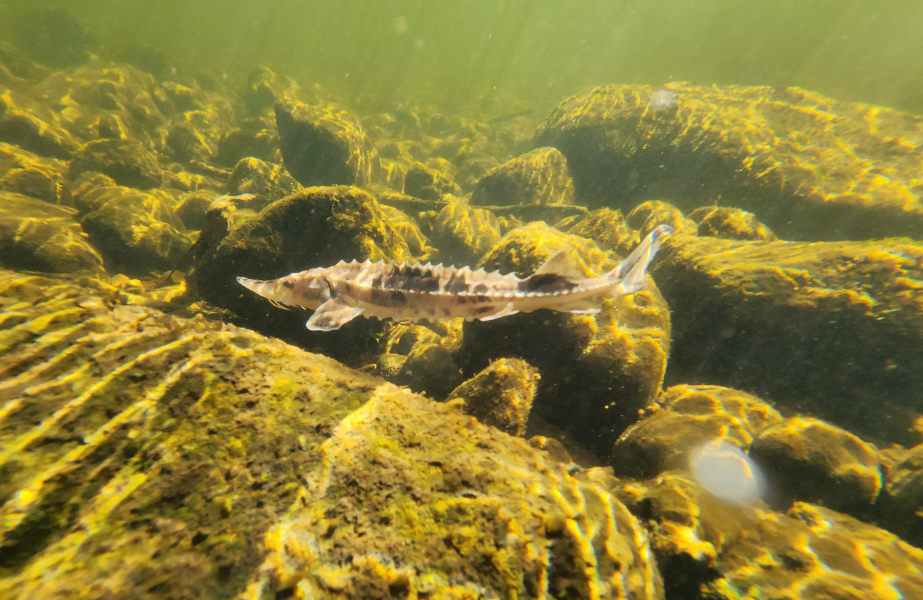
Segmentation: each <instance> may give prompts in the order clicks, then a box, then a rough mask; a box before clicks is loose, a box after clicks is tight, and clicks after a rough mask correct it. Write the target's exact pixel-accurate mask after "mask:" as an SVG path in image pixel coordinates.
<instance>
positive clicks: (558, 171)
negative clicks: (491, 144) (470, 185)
mask: <svg viewBox="0 0 923 600" xmlns="http://www.w3.org/2000/svg"><path fill="white" fill-rule="evenodd" d="M573 203H574V184H573V181H572V180H571V177H570V173H569V172H568V170H567V161H566V160H565V159H564V155H563V154H561V153H560V152H559V151H558V150H557V149H555V148H536V149H535V150H532V151H531V152H528V153H526V154H523V155H522V156H517V157H516V158H514V159H512V160H510V161H509V162H507V163H506V164H503V165H500V166H499V167H496V168H494V169H491V170H490V171H489V172H488V173H487V174H486V175H484V177H482V178H481V180H480V181H478V183H477V185H476V186H475V188H474V192H472V194H471V204H473V205H475V206H505V205H510V204H540V205H553V204H573Z"/></svg>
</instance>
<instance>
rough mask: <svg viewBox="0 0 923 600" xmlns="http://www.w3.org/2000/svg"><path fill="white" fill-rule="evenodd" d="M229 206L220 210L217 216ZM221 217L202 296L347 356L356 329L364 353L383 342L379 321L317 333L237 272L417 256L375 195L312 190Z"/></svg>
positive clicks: (352, 353)
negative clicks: (247, 213)
mask: <svg viewBox="0 0 923 600" xmlns="http://www.w3.org/2000/svg"><path fill="white" fill-rule="evenodd" d="M224 212H227V211H226V210H225V209H221V211H220V212H216V217H218V216H220V215H221V214H223V213H224ZM216 222H217V225H216V226H215V227H214V228H212V227H211V226H208V225H207V227H208V229H209V232H210V233H209V235H210V239H211V240H212V241H211V242H210V244H209V247H208V249H207V250H205V251H204V252H202V253H200V254H199V255H198V256H197V260H196V269H195V279H196V282H197V287H198V290H199V292H200V293H201V294H202V297H203V298H205V299H206V300H208V301H209V302H211V303H212V304H214V305H216V306H221V307H223V308H228V309H231V310H233V311H234V312H236V313H237V314H238V315H240V316H241V317H243V318H245V319H246V322H247V323H248V324H249V325H250V326H252V327H259V328H261V330H263V331H267V332H271V333H273V334H274V335H279V336H281V337H283V338H284V339H287V340H292V341H298V343H308V340H311V344H312V346H311V347H317V346H318V345H324V347H325V348H327V350H328V351H330V352H334V353H335V356H336V357H337V358H339V359H341V360H347V359H349V360H352V361H355V360H357V359H358V358H359V356H358V355H359V354H360V350H359V349H358V348H357V347H354V345H353V342H352V341H350V342H347V341H344V340H346V339H351V338H349V336H351V335H358V336H359V337H360V338H361V342H358V341H357V342H355V343H357V344H360V346H361V347H362V351H366V350H368V351H371V349H372V346H373V345H374V343H375V342H374V339H373V336H372V335H371V333H370V331H369V327H377V326H378V325H377V324H378V323H379V322H378V321H375V322H374V323H372V322H371V321H370V320H368V319H357V320H356V321H355V322H353V323H350V324H348V325H347V326H345V327H343V328H342V329H341V330H340V331H339V332H335V333H323V334H312V333H310V332H307V331H306V330H305V322H306V321H307V319H308V317H309V315H308V314H306V313H304V312H303V311H302V310H300V309H296V310H293V311H284V310H279V309H277V308H275V307H273V306H272V305H271V304H269V303H268V302H266V301H265V300H264V299H262V298H260V297H258V296H256V295H255V294H253V293H251V292H248V291H247V290H246V289H244V288H243V287H241V286H240V285H239V284H238V283H237V281H236V278H237V277H239V276H243V277H250V278H253V279H273V278H276V277H281V276H284V275H288V274H289V273H295V272H298V271H304V270H306V269H310V268H313V267H329V266H332V265H334V264H336V263H337V262H339V261H341V260H345V261H347V262H348V261H350V260H359V261H363V260H372V261H378V260H390V261H394V262H404V261H413V260H414V259H415V258H416V257H414V256H413V254H412V253H411V251H410V247H409V246H408V244H407V242H406V240H405V239H404V238H403V237H402V236H401V234H400V232H399V231H398V230H397V229H396V228H395V226H394V225H392V224H391V223H390V221H389V220H388V218H387V215H386V214H385V212H384V211H383V210H382V208H381V206H379V204H378V203H377V202H376V201H375V199H374V198H372V197H371V196H370V195H369V194H368V193H366V192H364V191H362V190H359V189H358V188H354V187H348V186H340V187H314V188H306V189H303V190H300V191H298V192H297V193H295V194H293V195H291V196H288V197H287V198H284V199H282V200H278V201H276V202H274V203H273V204H271V205H270V206H267V207H266V208H265V209H263V211H262V212H261V213H260V214H259V215H258V216H257V215H253V217H252V218H249V217H248V218H247V219H245V220H233V222H232V223H231V226H230V227H229V226H228V223H227V222H226V221H225V222H224V230H223V231H222V230H221V227H220V225H221V222H220V219H216ZM204 233H205V231H204V230H203V234H204ZM344 336H345V337H344ZM452 387H454V386H452ZM449 389H451V387H449Z"/></svg>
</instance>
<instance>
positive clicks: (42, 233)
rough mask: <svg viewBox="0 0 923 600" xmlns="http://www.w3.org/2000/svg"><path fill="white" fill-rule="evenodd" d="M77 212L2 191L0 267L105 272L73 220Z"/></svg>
mask: <svg viewBox="0 0 923 600" xmlns="http://www.w3.org/2000/svg"><path fill="white" fill-rule="evenodd" d="M76 212H77V211H75V210H74V209H72V208H65V207H62V206H55V205H52V204H49V203H47V202H43V201H41V200H36V199H34V198H29V197H26V196H22V195H20V194H15V193H12V192H2V191H0V264H2V265H3V266H4V267H6V268H8V269H21V270H26V271H41V272H45V273H73V272H76V271H88V272H90V273H95V272H100V271H102V264H103V259H102V257H101V256H100V255H99V252H97V251H96V249H95V248H93V246H92V245H91V244H90V243H89V241H87V239H86V234H84V233H83V231H81V229H80V226H79V225H78V224H77V222H76V221H75V220H74V216H75V215H76Z"/></svg>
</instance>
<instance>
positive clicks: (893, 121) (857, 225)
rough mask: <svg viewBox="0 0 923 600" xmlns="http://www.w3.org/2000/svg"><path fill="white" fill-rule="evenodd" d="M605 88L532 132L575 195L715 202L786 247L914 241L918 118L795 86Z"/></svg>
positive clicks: (612, 202) (579, 98) (922, 211)
mask: <svg viewBox="0 0 923 600" xmlns="http://www.w3.org/2000/svg"><path fill="white" fill-rule="evenodd" d="M656 91H657V88H654V87H650V86H643V85H606V86H601V87H596V88H593V89H590V90H587V91H584V92H582V93H580V94H577V95H575V96H572V97H570V98H567V99H565V100H564V101H563V102H561V104H560V105H558V107H557V108H556V109H555V110H554V111H553V112H552V113H551V115H550V116H549V117H548V119H547V120H546V121H545V123H544V124H543V125H542V126H541V127H540V128H539V129H538V131H537V132H536V135H535V143H536V145H541V146H554V147H555V148H557V149H558V150H560V151H561V153H562V154H563V155H564V156H565V157H566V158H567V164H568V167H569V169H570V172H571V175H572V176H573V178H574V187H575V191H576V194H577V197H578V198H581V200H584V201H586V202H588V203H589V204H590V206H592V207H599V206H609V207H610V208H621V209H623V210H628V209H629V208H631V207H632V206H634V205H635V204H637V203H638V202H640V201H643V200H648V199H652V198H665V199H668V200H670V201H671V202H674V203H676V204H677V205H678V206H679V207H680V208H682V209H683V210H692V209H695V208H697V207H699V206H705V205H708V204H711V203H713V201H714V199H716V198H719V197H720V198H721V201H722V204H727V205H730V206H735V207H738V208H741V209H743V210H747V211H750V212H752V213H753V214H754V215H756V218H757V219H758V220H759V221H760V222H762V223H765V224H766V225H767V226H769V227H770V228H772V230H773V231H775V232H776V233H777V234H779V235H780V236H782V237H784V238H786V239H794V240H837V239H840V240H842V239H869V238H878V237H886V236H901V235H907V236H911V237H921V236H923V204H921V201H920V190H919V187H918V184H919V181H918V180H917V179H916V178H917V177H918V173H920V171H921V169H923V154H921V153H920V151H919V144H920V143H919V140H918V139H917V138H919V136H920V133H921V132H923V117H920V116H916V115H911V114H907V113H902V112H899V111H896V110H892V109H888V108H882V107H879V106H871V105H867V104H859V103H853V102H841V101H837V100H834V99H832V98H828V97H824V96H821V95H820V94H816V93H812V92H809V91H806V90H803V89H800V88H795V87H787V88H771V87H740V86H714V85H710V86H697V85H692V84H679V83H673V84H670V86H669V91H670V92H671V93H672V94H674V95H675V97H676V109H674V110H656V108H653V107H652V106H651V103H652V101H653V95H654V93H655V92H656Z"/></svg>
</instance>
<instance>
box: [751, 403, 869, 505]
mask: <svg viewBox="0 0 923 600" xmlns="http://www.w3.org/2000/svg"><path fill="white" fill-rule="evenodd" d="M750 455H751V456H753V457H754V458H756V459H757V460H758V461H759V463H760V465H761V466H763V468H764V470H765V471H766V475H767V477H768V479H769V485H770V486H771V488H772V489H773V495H774V496H775V497H776V498H778V499H779V500H778V501H779V503H780V504H781V505H784V506H787V505H788V504H789V503H790V501H791V499H798V500H803V501H806V502H816V503H822V504H823V505H824V506H829V507H830V508H833V509H836V510H841V511H844V512H848V513H850V514H855V515H856V516H860V515H863V516H864V515H867V514H868V513H869V510H870V507H871V505H872V504H874V503H875V501H876V500H877V499H878V494H879V493H880V492H881V489H882V474H881V457H880V456H879V454H878V450H877V449H876V448H875V447H874V446H872V445H870V444H867V443H866V442H864V441H862V440H861V439H859V438H858V437H856V436H855V435H853V434H851V433H849V432H848V431H844V430H843V429H840V428H839V427H835V426H833V425H831V424H829V423H825V422H823V421H821V420H818V419H813V418H810V417H791V418H789V419H785V420H784V421H782V422H781V423H777V424H775V425H773V426H771V427H769V428H767V429H765V430H763V431H762V432H761V433H760V434H759V436H758V437H757V438H756V440H755V441H754V442H753V445H752V447H751V448H750Z"/></svg>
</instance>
